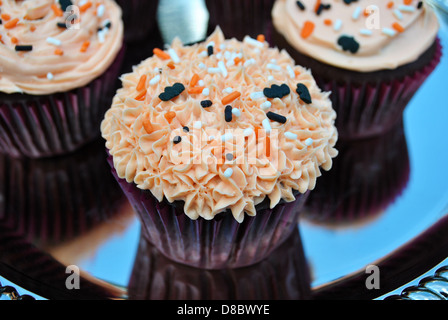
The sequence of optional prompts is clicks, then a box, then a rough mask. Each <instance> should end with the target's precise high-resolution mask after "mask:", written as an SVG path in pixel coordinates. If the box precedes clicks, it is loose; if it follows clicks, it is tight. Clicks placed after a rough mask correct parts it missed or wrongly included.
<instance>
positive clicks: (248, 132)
mask: <svg viewBox="0 0 448 320" xmlns="http://www.w3.org/2000/svg"><path fill="white" fill-rule="evenodd" d="M252 133H254V129H252V128H247V129H244V131H243V135H244V136H245V137H248V136H250V135H251V134H252Z"/></svg>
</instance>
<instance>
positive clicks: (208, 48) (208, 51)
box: [207, 46, 214, 57]
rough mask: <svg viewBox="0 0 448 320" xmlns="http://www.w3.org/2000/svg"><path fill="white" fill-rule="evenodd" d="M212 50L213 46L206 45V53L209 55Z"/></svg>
mask: <svg viewBox="0 0 448 320" xmlns="http://www.w3.org/2000/svg"><path fill="white" fill-rule="evenodd" d="M213 51H214V49H213V46H208V47H207V55H208V56H209V57H210V56H211V55H212V54H213Z"/></svg>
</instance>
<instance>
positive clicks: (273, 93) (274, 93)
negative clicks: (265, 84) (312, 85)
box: [263, 84, 291, 99]
mask: <svg viewBox="0 0 448 320" xmlns="http://www.w3.org/2000/svg"><path fill="white" fill-rule="evenodd" d="M290 92H291V90H290V89H289V87H288V85H286V84H282V85H280V86H278V85H276V84H273V85H272V86H271V87H270V88H265V89H264V90H263V94H264V95H265V96H266V97H267V98H272V99H273V98H279V99H281V98H283V97H284V96H286V95H288V94H289V93H290Z"/></svg>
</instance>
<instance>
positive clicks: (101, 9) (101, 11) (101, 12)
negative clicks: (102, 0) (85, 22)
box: [96, 4, 105, 18]
mask: <svg viewBox="0 0 448 320" xmlns="http://www.w3.org/2000/svg"><path fill="white" fill-rule="evenodd" d="M104 11H105V7H104V4H100V5H99V6H98V8H96V16H97V17H99V18H102V17H103V15H104Z"/></svg>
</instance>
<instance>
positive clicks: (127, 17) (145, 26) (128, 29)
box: [116, 0, 159, 43]
mask: <svg viewBox="0 0 448 320" xmlns="http://www.w3.org/2000/svg"><path fill="white" fill-rule="evenodd" d="M116 2H117V3H118V5H119V6H120V7H121V9H122V11H123V23H124V39H125V41H126V42H129V43H130V42H136V41H140V40H143V39H145V38H146V37H148V36H149V35H150V34H151V33H152V32H155V29H156V26H157V23H156V21H157V8H158V6H159V0H117V1H116Z"/></svg>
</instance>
